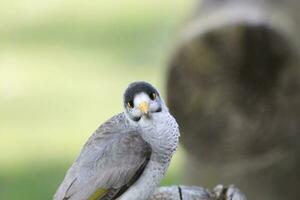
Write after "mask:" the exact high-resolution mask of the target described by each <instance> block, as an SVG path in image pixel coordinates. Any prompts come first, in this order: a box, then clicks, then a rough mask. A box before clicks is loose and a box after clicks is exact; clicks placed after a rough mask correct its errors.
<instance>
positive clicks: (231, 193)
mask: <svg viewBox="0 0 300 200" xmlns="http://www.w3.org/2000/svg"><path fill="white" fill-rule="evenodd" d="M149 200H246V196H245V195H244V194H243V193H242V192H241V191H240V190H239V189H238V188H236V187H235V186H233V185H230V186H228V187H224V186H223V185H218V186H216V187H215V188H214V189H213V191H210V190H208V189H205V188H202V187H197V186H185V185H173V186H166V187H160V188H158V189H157V190H156V191H155V193H154V194H153V195H152V197H151V198H150V199H149Z"/></svg>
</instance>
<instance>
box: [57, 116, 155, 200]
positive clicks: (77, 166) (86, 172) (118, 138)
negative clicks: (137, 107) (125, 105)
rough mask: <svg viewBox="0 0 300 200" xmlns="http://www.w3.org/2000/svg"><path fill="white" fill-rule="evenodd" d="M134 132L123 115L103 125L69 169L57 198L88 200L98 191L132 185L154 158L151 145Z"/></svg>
mask: <svg viewBox="0 0 300 200" xmlns="http://www.w3.org/2000/svg"><path fill="white" fill-rule="evenodd" d="M131 129H132V128H130V126H128V124H127V123H126V119H125V116H124V113H121V114H118V115H116V116H114V117H113V118H111V119H110V120H108V121H107V122H106V123H104V124H103V125H102V126H100V127H99V128H98V129H97V130H96V131H95V133H94V134H93V135H92V136H91V137H90V138H89V140H88V141H87V143H86V144H85V146H84V147H83V149H82V151H81V153H80V155H79V157H78V158H77V160H76V161H75V163H74V164H73V165H72V167H71V168H70V169H69V170H68V173H67V175H66V177H65V180H64V182H63V183H65V184H62V185H61V187H60V188H59V190H58V192H57V194H56V195H55V199H64V198H69V199H72V200H73V199H86V197H87V196H90V195H92V193H93V192H95V191H96V190H97V189H98V188H108V189H115V190H117V191H119V190H120V189H122V187H124V186H125V185H126V184H127V183H129V182H130V180H132V178H134V176H135V174H136V172H137V171H138V170H139V169H140V168H141V167H142V168H143V167H144V166H145V164H146V163H147V162H148V160H149V158H150V155H151V147H150V146H149V144H147V143H146V142H145V141H144V140H143V139H142V138H141V136H140V134H139V133H138V132H136V130H131ZM141 170H142V169H141Z"/></svg>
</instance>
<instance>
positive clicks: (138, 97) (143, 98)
mask: <svg viewBox="0 0 300 200" xmlns="http://www.w3.org/2000/svg"><path fill="white" fill-rule="evenodd" d="M143 101H146V102H149V101H150V98H149V96H148V94H146V93H144V92H141V93H139V94H137V95H135V97H134V100H133V103H134V106H138V105H139V104H140V103H142V102H143Z"/></svg>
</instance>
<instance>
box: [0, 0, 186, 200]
mask: <svg viewBox="0 0 300 200" xmlns="http://www.w3.org/2000/svg"><path fill="white" fill-rule="evenodd" d="M190 4H191V2H190V1H186V0H164V1H161V0H152V1H140V0H98V1H81V0H72V1H68V0H63V1H62V0H44V1H38V0H1V1H0V199H1V200H2V199H3V200H15V199H16V200H17V199H22V200H27V199H28V200H34V199H51V198H52V196H53V193H54V192H55V190H56V188H57V187H58V184H59V183H60V181H61V180H62V178H63V176H64V173H65V172H66V170H67V168H68V167H69V166H70V164H71V163H72V161H73V160H74V159H75V158H76V156H77V154H78V153H79V151H80V149H81V146H82V145H83V144H84V142H85V141H86V140H87V138H88V137H89V136H90V135H91V133H92V132H93V131H94V130H95V129H96V128H97V127H98V126H99V125H100V124H101V123H102V122H104V121H105V120H106V119H108V118H109V117H111V116H112V115H114V114H116V113H118V112H120V111H122V93H123V91H124V89H125V88H126V86H127V85H128V83H130V82H132V81H134V80H146V81H150V82H152V83H153V84H154V85H156V86H157V87H158V88H159V89H160V90H161V91H162V93H163V94H164V93H165V92H164V84H165V72H166V63H167V61H168V56H169V55H170V53H171V52H172V48H173V47H174V42H175V40H176V35H177V33H178V30H179V28H180V25H181V24H182V23H183V22H184V19H185V17H186V16H187V13H188V11H189V10H190V6H191V5H190ZM183 157H184V156H183V152H182V151H179V152H177V153H176V155H175V159H173V161H172V164H171V167H170V170H169V171H168V174H167V178H166V179H164V181H163V183H162V184H164V185H166V184H172V183H179V182H180V180H181V177H182V176H181V170H182V168H183V166H182V163H183V162H184V161H183Z"/></svg>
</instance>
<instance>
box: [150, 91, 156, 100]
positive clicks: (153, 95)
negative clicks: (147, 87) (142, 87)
mask: <svg viewBox="0 0 300 200" xmlns="http://www.w3.org/2000/svg"><path fill="white" fill-rule="evenodd" d="M149 96H150V99H151V100H155V99H156V93H155V92H152V93H150V95H149Z"/></svg>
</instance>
